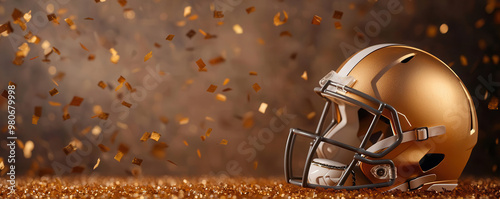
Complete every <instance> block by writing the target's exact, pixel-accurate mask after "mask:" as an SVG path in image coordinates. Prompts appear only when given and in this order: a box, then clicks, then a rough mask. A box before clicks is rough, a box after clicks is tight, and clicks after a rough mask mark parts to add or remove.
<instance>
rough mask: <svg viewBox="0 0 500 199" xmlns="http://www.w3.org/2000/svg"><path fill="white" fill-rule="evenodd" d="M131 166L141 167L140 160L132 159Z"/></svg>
mask: <svg viewBox="0 0 500 199" xmlns="http://www.w3.org/2000/svg"><path fill="white" fill-rule="evenodd" d="M132 164H135V165H137V166H141V164H142V159H139V158H136V157H134V159H133V160H132Z"/></svg>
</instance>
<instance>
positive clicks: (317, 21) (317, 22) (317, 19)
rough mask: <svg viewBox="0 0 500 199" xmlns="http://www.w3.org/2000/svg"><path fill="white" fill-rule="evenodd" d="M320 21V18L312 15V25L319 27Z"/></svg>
mask: <svg viewBox="0 0 500 199" xmlns="http://www.w3.org/2000/svg"><path fill="white" fill-rule="evenodd" d="M321 20H322V18H321V17H320V16H318V15H314V16H313V19H312V22H311V23H312V24H314V25H320V24H321Z"/></svg>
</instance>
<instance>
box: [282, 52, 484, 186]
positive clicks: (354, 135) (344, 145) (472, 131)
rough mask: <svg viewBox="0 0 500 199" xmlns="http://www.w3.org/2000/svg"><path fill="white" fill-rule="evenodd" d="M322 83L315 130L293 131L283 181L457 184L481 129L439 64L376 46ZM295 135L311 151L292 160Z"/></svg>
mask: <svg viewBox="0 0 500 199" xmlns="http://www.w3.org/2000/svg"><path fill="white" fill-rule="evenodd" d="M319 85H320V87H317V88H315V89H314V91H315V92H316V93H317V94H318V95H320V96H321V97H322V98H324V99H325V100H326V103H325V105H324V108H323V113H322V115H321V117H320V118H319V122H318V125H317V128H316V130H315V132H314V133H313V132H308V131H305V130H301V129H296V128H292V129H290V133H289V136H288V140H287V144H286V150H285V177H286V180H287V182H288V183H291V184H295V185H300V186H303V187H323V188H333V189H347V190H352V189H361V188H377V189H379V190H381V191H390V190H402V191H408V190H415V189H424V190H432V191H444V190H453V189H454V188H455V187H456V186H457V180H458V178H459V177H460V174H461V173H462V171H463V169H464V167H465V165H466V164H467V161H468V159H469V156H470V154H471V151H472V149H473V147H474V145H475V144H476V141H477V134H478V132H477V128H478V127H477V125H478V124H477V117H476V111H475V108H474V103H473V101H472V99H471V97H470V94H469V92H468V91H467V89H466V87H465V86H464V84H463V83H462V81H461V80H460V78H459V77H458V76H457V75H456V74H455V73H454V72H453V71H452V70H451V69H450V67H448V66H447V65H446V64H445V63H443V62H442V61H441V60H439V59H438V58H436V57H435V56H433V55H431V54H429V53H427V52H425V51H423V50H420V49H417V48H413V47H409V46H405V45H400V44H379V45H375V46H371V47H368V48H365V49H363V50H361V51H359V52H357V53H356V54H354V55H353V56H351V57H349V58H348V59H347V60H346V61H344V63H342V65H341V66H340V67H339V68H338V69H337V70H336V71H333V70H332V71H331V72H330V73H328V74H327V75H326V76H325V77H323V78H322V79H321V80H320V81H319ZM299 137H300V138H301V139H305V140H306V143H307V144H306V145H307V146H306V147H305V148H306V149H307V148H308V150H309V151H308V152H307V155H306V157H305V158H301V159H299V158H297V157H296V155H293V154H294V153H296V152H297V150H295V152H294V148H296V147H295V145H296V144H297V142H296V140H297V138H299ZM297 160H300V161H297ZM301 161H302V162H301ZM297 162H298V163H297ZM296 167H299V168H300V170H297V168H296ZM297 171H299V174H298V175H297V174H296V173H295V172H297Z"/></svg>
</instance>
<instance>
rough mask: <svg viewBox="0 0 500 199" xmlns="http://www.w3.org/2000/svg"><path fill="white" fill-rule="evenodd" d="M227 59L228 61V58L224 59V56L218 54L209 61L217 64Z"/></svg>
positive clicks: (211, 63)
mask: <svg viewBox="0 0 500 199" xmlns="http://www.w3.org/2000/svg"><path fill="white" fill-rule="evenodd" d="M225 61H226V59H224V57H222V56H218V57H215V58H213V59H210V60H209V61H208V63H210V65H216V64H220V63H222V62H225Z"/></svg>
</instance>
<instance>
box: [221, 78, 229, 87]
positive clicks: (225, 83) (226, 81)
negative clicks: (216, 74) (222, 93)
mask: <svg viewBox="0 0 500 199" xmlns="http://www.w3.org/2000/svg"><path fill="white" fill-rule="evenodd" d="M229 81H230V80H229V78H226V79H224V83H222V85H223V86H225V85H227V84H228V83H229Z"/></svg>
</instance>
